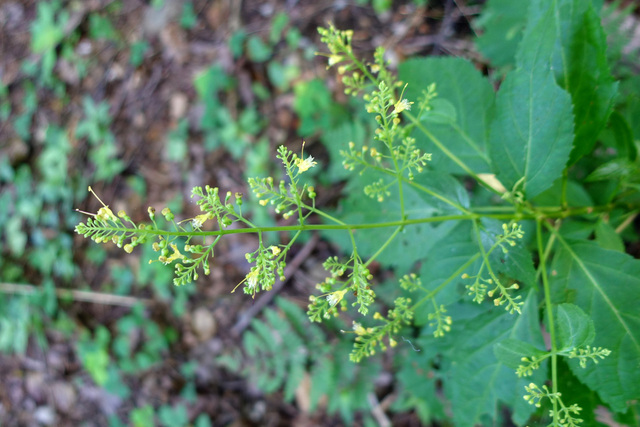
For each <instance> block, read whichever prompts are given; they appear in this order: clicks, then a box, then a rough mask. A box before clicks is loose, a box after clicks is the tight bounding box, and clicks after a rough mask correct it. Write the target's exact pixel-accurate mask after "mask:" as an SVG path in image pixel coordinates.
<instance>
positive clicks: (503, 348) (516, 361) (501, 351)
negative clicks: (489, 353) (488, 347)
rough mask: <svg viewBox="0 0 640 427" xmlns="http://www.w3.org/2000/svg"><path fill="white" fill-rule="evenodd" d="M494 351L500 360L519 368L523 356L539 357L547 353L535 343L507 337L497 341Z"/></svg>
mask: <svg viewBox="0 0 640 427" xmlns="http://www.w3.org/2000/svg"><path fill="white" fill-rule="evenodd" d="M493 352H494V353H495V355H496V357H497V358H498V360H499V361H500V362H502V363H504V364H505V365H507V366H508V367H509V368H511V369H518V366H520V365H521V364H522V358H523V357H527V358H531V356H537V357H539V356H544V355H545V354H546V352H545V351H542V350H540V349H538V347H536V346H535V345H533V344H529V343H528V342H524V341H520V340H518V339H515V338H507V339H505V340H504V341H501V342H499V343H497V344H496V345H495V346H493Z"/></svg>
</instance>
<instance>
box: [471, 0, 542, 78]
mask: <svg viewBox="0 0 640 427" xmlns="http://www.w3.org/2000/svg"><path fill="white" fill-rule="evenodd" d="M530 3H531V0H519V1H513V0H489V1H488V2H487V4H486V5H485V7H484V9H483V10H482V15H481V16H480V18H479V19H478V21H479V22H477V23H476V25H478V26H479V27H480V28H481V29H483V30H484V32H483V34H482V35H481V36H480V37H478V39H477V40H476V44H477V45H478V49H479V50H480V52H482V54H483V55H484V56H486V57H487V58H489V60H490V61H491V63H492V64H493V65H494V66H496V67H502V66H505V65H512V64H513V63H514V60H515V56H516V51H517V49H518V44H519V43H520V40H522V32H523V30H524V27H525V25H526V23H527V10H528V9H529V4H530Z"/></svg>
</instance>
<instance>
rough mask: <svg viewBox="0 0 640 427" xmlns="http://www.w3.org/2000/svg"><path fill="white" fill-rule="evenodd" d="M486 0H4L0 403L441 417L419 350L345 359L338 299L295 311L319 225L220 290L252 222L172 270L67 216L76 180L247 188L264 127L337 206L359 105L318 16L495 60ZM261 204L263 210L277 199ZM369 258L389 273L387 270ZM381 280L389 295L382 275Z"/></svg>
mask: <svg viewBox="0 0 640 427" xmlns="http://www.w3.org/2000/svg"><path fill="white" fill-rule="evenodd" d="M489 3H490V6H487V9H485V6H486V5H485V2H484V1H481V0H478V1H472V0H456V1H453V0H429V1H427V0H413V1H393V2H392V1H391V0H327V1H317V2H316V1H313V2H310V1H295V0H294V1H292V0H273V1H255V0H244V1H240V0H214V1H203V0H192V1H189V0H151V1H143V0H125V1H122V0H120V1H118V0H87V1H74V0H71V1H62V0H53V1H30V0H23V1H3V2H1V3H0V352H1V354H0V382H1V383H2V384H3V386H2V387H0V424H1V425H7V426H12V425H16V426H18V425H20V426H22V425H58V426H62V425H84V426H107V425H108V426H121V425H133V426H149V425H162V426H173V427H175V426H188V425H194V426H198V427H203V426H210V425H221V426H222V425H233V426H242V425H291V424H295V425H342V424H344V425H391V424H393V425H421V424H428V423H429V422H431V421H433V420H444V419H446V414H445V409H444V408H443V406H442V405H441V404H438V403H439V399H440V398H439V396H437V395H436V394H435V393H434V387H432V386H431V387H430V386H429V384H431V385H432V382H433V381H434V380H433V379H432V378H431V379H430V378H429V373H428V372H426V371H420V369H418V370H416V369H415V367H416V366H419V358H420V357H421V354H420V353H418V352H417V351H407V352H406V353H405V354H404V355H403V359H398V358H395V359H394V358H392V357H390V356H388V355H381V356H379V357H376V358H372V359H371V360H368V361H366V362H363V363H362V364H360V365H355V364H352V363H351V362H349V361H348V353H349V352H350V350H351V339H350V337H348V336H347V337H345V335H342V334H340V333H339V330H340V329H348V327H346V326H345V325H346V324H348V322H347V321H344V322H343V321H340V320H334V321H332V322H329V323H328V324H327V325H322V327H318V326H315V325H314V326H311V327H310V326H309V325H308V323H307V320H306V317H305V315H304V311H305V305H306V301H307V298H308V295H309V294H310V292H311V291H312V290H313V286H314V284H315V283H316V281H317V279H318V278H319V277H320V280H321V276H319V275H320V274H321V273H320V270H321V269H322V268H321V262H322V261H323V260H324V259H326V258H327V256H329V255H333V254H336V253H339V250H340V248H339V245H337V246H334V245H331V244H329V243H327V242H326V241H324V240H322V239H320V238H318V236H311V237H310V238H309V239H308V241H307V242H306V243H305V244H304V245H302V246H300V247H299V248H297V251H296V252H298V255H297V256H295V257H294V259H292V260H291V261H290V263H289V269H288V274H287V277H288V278H290V280H289V281H288V282H287V283H286V284H285V286H284V287H280V289H279V290H278V292H273V293H271V294H269V295H268V296H266V297H263V298H262V299H260V298H259V299H257V300H256V301H253V300H251V299H249V298H246V297H243V296H242V295H237V294H236V295H230V291H231V290H232V289H233V288H234V287H235V285H236V284H237V283H238V282H239V281H240V280H242V278H243V277H244V275H245V274H246V272H247V269H248V265H247V263H246V260H245V258H244V254H245V253H246V252H250V251H253V250H254V249H255V247H256V246H257V242H256V238H255V237H254V236H237V237H234V238H232V239H226V240H225V243H224V246H220V245H219V246H218V253H217V254H216V262H215V265H214V266H212V272H211V275H210V276H209V277H202V278H200V280H199V281H198V282H197V284H195V285H190V286H185V287H174V286H173V285H172V284H171V278H172V271H171V268H170V267H165V266H164V265H162V264H160V263H151V264H149V263H148V260H150V259H153V258H154V256H153V255H152V254H151V253H149V252H148V251H147V250H146V249H141V250H140V251H137V252H136V257H132V256H127V257H124V256H123V255H124V254H123V252H122V251H121V250H119V249H117V248H115V247H112V248H108V247H107V248H106V249H105V246H101V245H94V244H91V242H86V241H84V240H83V239H82V238H81V237H79V236H76V235H74V233H73V228H74V226H75V225H76V224H77V223H78V222H79V220H80V219H81V214H79V213H77V212H75V209H76V208H79V209H81V210H85V211H93V212H95V211H96V210H97V208H98V207H99V206H100V205H99V202H98V201H97V200H96V199H95V198H92V197H89V194H88V192H87V187H88V186H89V185H91V186H92V187H93V188H94V189H95V190H96V192H97V193H98V194H99V195H100V197H101V198H102V199H103V200H104V202H105V203H106V204H109V205H110V206H111V208H112V209H113V210H114V212H116V211H118V210H119V209H125V208H126V210H127V212H128V213H129V215H131V216H132V218H133V219H134V220H135V221H139V220H144V219H145V216H146V212H147V206H154V207H156V208H159V209H161V208H162V207H164V206H169V207H171V209H172V210H173V211H174V212H176V213H177V214H178V215H180V216H181V217H183V218H190V217H193V216H194V214H195V213H196V208H195V206H194V204H192V203H191V199H190V190H191V188H192V187H193V186H195V185H206V184H209V185H211V186H218V187H220V188H221V189H223V190H224V191H227V190H229V191H232V192H241V193H244V194H248V191H247V188H246V185H245V182H246V178H247V177H253V176H264V175H267V174H276V175H277V174H278V173H279V172H278V168H277V166H278V165H277V164H276V163H275V162H274V160H273V159H274V152H275V147H277V146H278V145H281V144H286V145H288V146H290V147H291V148H292V149H293V150H294V151H298V149H299V147H300V145H301V143H302V140H303V139H304V140H306V148H305V150H308V152H309V153H311V154H312V155H313V156H314V157H315V158H316V159H318V160H319V162H320V163H321V164H322V165H323V167H322V168H318V169H322V170H317V171H313V172H314V173H316V174H317V176H316V179H317V180H318V181H319V183H320V185H319V188H320V190H319V191H317V192H318V194H319V201H318V203H321V204H323V205H324V206H335V205H336V204H337V203H338V200H339V199H340V196H341V195H342V194H344V193H345V192H348V191H349V187H348V186H347V187H344V186H343V184H344V182H343V180H344V178H345V174H344V170H343V168H342V166H341V163H340V160H339V158H338V155H337V152H338V150H339V149H340V147H341V146H343V145H344V143H346V142H348V141H351V140H355V141H363V140H365V139H366V138H367V137H368V135H369V133H370V132H371V127H370V125H369V123H368V120H367V117H366V114H365V113H364V111H363V108H361V102H360V101H359V100H357V99H352V98H347V97H345V96H344V94H343V93H342V89H341V83H340V82H339V81H338V80H337V79H336V78H335V76H334V75H333V74H332V73H331V72H328V71H327V70H326V61H325V59H324V58H323V57H318V56H316V55H315V53H316V52H318V51H323V47H322V46H320V45H319V43H318V40H319V37H318V35H317V32H316V28H317V27H318V26H321V25H326V23H327V22H329V21H331V22H334V23H335V24H336V26H337V27H339V28H343V29H346V28H351V29H353V30H354V31H355V36H354V45H355V47H356V49H357V50H358V51H359V52H360V53H361V54H362V55H363V56H364V57H370V55H371V53H372V51H373V49H374V48H375V47H376V46H379V45H383V46H385V47H386V48H387V51H388V59H389V60H390V61H391V63H392V66H393V67H395V66H396V65H397V64H398V63H399V62H401V61H403V60H404V59H406V58H409V57H414V56H421V55H455V56H465V57H468V58H472V59H474V60H475V61H476V63H477V66H478V68H481V69H483V70H485V71H486V72H488V73H490V74H492V73H493V74H495V75H496V76H497V77H496V81H497V80H498V77H499V76H500V75H501V74H500V73H502V72H504V69H502V70H501V68H500V67H508V60H506V59H503V57H506V58H508V55H509V49H511V48H512V46H511V45H509V44H508V43H506V42H505V40H502V41H496V40H494V39H493V38H492V37H495V33H492V32H491V31H490V30H491V29H496V28H498V27H500V28H502V29H503V30H504V28H506V26H511V27H510V28H512V31H513V32H514V35H515V36H514V37H512V39H513V40H512V39H509V40H510V42H509V43H511V44H513V43H516V42H517V34H518V25H519V23H518V22H517V20H515V21H510V20H509V19H510V15H509V14H508V12H509V9H508V5H506V3H509V2H506V3H505V2H504V1H500V0H494V1H493V2H489ZM503 3H505V4H503ZM633 3H634V2H623V1H615V2H611V3H607V4H606V6H605V8H606V12H605V17H606V19H607V21H606V22H607V28H608V30H609V31H610V33H609V35H610V39H611V46H612V48H611V55H612V57H613V60H614V61H615V62H616V63H617V64H618V67H617V68H616V70H615V71H616V73H617V76H618V77H619V78H621V79H622V85H623V89H624V88H627V89H626V90H623V94H625V95H624V96H623V97H621V99H619V102H620V103H621V104H623V105H625V108H626V110H624V111H626V114H627V115H628V117H633V116H635V117H640V115H639V114H640V103H639V102H638V99H637V87H640V82H639V81H638V70H639V64H640V61H638V59H637V58H638V47H639V46H640V45H639V44H638V40H639V37H640V35H639V31H638V28H639V27H638V24H637V22H638V21H637V15H634V10H633ZM487 10H488V12H487ZM500 11H502V12H503V14H502V15H500V14H499V13H498V12H500ZM635 13H637V12H635ZM511 17H512V16H511ZM501 26H502V27H501ZM503 27H504V28H503ZM481 28H486V32H484V36H483V38H481V41H480V42H479V43H478V45H477V46H478V47H476V45H475V44H474V38H475V36H476V33H477V32H480V31H481V30H480V29H481ZM504 33H505V31H502V33H501V34H504ZM633 43H635V45H634V44H633ZM510 46H511V47H510ZM496 47H502V49H496ZM478 49H480V50H478ZM505 55H506V56H505ZM484 57H488V58H490V59H491V61H492V63H493V64H494V65H497V66H498V67H497V68H491V69H489V68H488V61H486V60H484V59H483V58H484ZM634 87H635V88H636V91H635V92H634V90H633V88H634ZM629 123H630V124H631V128H629V129H627V128H620V129H622V130H620V129H619V128H615V129H613V130H612V132H630V133H631V137H635V139H636V140H637V139H638V138H639V135H640V121H639V120H635V121H631V120H630V121H629ZM612 137H615V135H614V136H612ZM249 199H250V198H249ZM247 203H248V204H249V205H250V206H251V203H252V202H251V200H247ZM248 210H251V207H249V208H248ZM254 212H255V213H254V217H255V215H262V217H260V218H256V221H258V222H260V223H263V224H267V223H270V222H271V223H273V222H274V221H275V220H274V219H273V218H271V217H269V216H268V215H267V214H265V213H261V212H263V211H261V210H255V211H254ZM282 237H283V238H286V236H282ZM273 238H274V239H277V238H278V236H273ZM377 274H378V278H379V279H380V282H382V283H384V279H385V272H384V270H383V269H380V271H378V272H377ZM381 289H382V290H381V291H380V292H379V294H380V295H381V296H382V301H383V302H384V301H385V297H384V295H385V292H387V293H391V292H392V288H391V286H389V290H388V291H385V289H386V288H385V285H383V286H382V288H381ZM276 293H279V295H280V296H277V297H276V296H275V295H276ZM274 331H275V332H276V333H275V334H274ZM399 360H401V361H402V363H400V362H399Z"/></svg>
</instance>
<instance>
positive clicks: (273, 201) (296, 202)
mask: <svg viewBox="0 0 640 427" xmlns="http://www.w3.org/2000/svg"><path fill="white" fill-rule="evenodd" d="M302 150H303V152H302V153H301V154H300V156H298V155H297V154H296V153H293V152H292V151H291V150H289V149H288V148H286V147H285V146H280V147H279V148H278V156H277V157H278V158H279V159H280V160H281V161H282V164H283V166H284V168H285V173H286V175H287V177H288V181H289V182H288V183H287V182H285V181H284V180H281V181H279V182H278V184H277V185H276V184H275V182H274V180H273V178H272V177H266V178H249V180H248V183H249V187H250V188H251V190H252V191H253V193H254V194H255V195H256V196H257V197H258V199H260V201H259V203H260V205H261V206H267V205H272V206H274V207H275V211H276V213H278V214H282V216H283V217H284V218H285V219H288V218H290V217H291V216H292V215H294V214H295V213H298V214H299V216H300V218H299V221H300V223H301V224H302V222H303V221H304V219H305V218H306V216H307V215H308V214H307V215H305V216H303V215H302V208H303V207H306V206H305V204H304V200H305V199H307V198H308V199H310V200H311V201H312V206H311V208H313V206H315V198H316V190H315V187H313V186H312V185H309V184H308V183H306V182H305V183H304V184H302V186H301V185H300V182H299V181H300V175H301V174H303V173H305V172H307V171H308V170H309V169H311V168H312V167H314V166H316V165H317V162H316V161H314V159H313V157H312V156H308V157H306V158H305V157H304V143H303V148H302ZM308 210H309V209H308ZM309 211H310V210H309ZM309 213H310V212H309Z"/></svg>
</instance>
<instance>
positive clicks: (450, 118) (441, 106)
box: [420, 98, 458, 125]
mask: <svg viewBox="0 0 640 427" xmlns="http://www.w3.org/2000/svg"><path fill="white" fill-rule="evenodd" d="M429 106H430V107H431V109H430V110H429V111H425V112H424V114H423V115H422V116H421V117H420V119H422V120H424V121H426V122H427V123H439V124H449V125H454V124H455V123H456V121H457V120H458V114H457V113H456V107H455V106H454V105H453V104H452V103H451V102H449V101H447V100H446V99H440V98H436V99H434V100H433V101H431V103H430V104H429Z"/></svg>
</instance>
